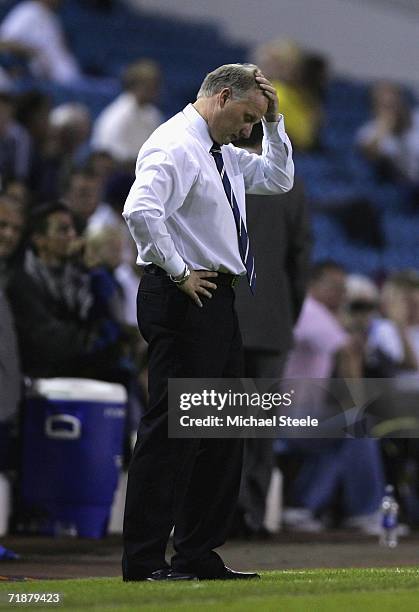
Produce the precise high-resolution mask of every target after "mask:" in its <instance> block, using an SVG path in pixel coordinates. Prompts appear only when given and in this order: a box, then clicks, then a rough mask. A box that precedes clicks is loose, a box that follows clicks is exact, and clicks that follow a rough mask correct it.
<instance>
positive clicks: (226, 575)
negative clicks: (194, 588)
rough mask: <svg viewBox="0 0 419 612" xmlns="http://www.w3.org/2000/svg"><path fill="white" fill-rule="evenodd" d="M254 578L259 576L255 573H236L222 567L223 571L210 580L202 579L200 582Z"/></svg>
mask: <svg viewBox="0 0 419 612" xmlns="http://www.w3.org/2000/svg"><path fill="white" fill-rule="evenodd" d="M254 578H260V576H259V574H256V573H255V572H236V571H235V570H232V569H230V568H229V567H224V571H223V572H222V573H221V574H219V575H217V576H214V577H211V578H202V579H201V580H253V579H254Z"/></svg>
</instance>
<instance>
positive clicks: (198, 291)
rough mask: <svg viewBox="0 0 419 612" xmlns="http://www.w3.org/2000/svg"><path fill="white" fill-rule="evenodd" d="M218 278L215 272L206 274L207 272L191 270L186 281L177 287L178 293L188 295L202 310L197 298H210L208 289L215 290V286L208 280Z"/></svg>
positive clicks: (210, 294)
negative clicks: (181, 292)
mask: <svg viewBox="0 0 419 612" xmlns="http://www.w3.org/2000/svg"><path fill="white" fill-rule="evenodd" d="M215 276H218V273H217V272H208V271H207V270H191V274H190V276H189V277H188V279H187V280H186V281H185V282H184V283H183V284H182V285H180V286H179V289H180V291H183V292H184V293H186V295H188V296H189V297H190V298H191V299H192V300H193V301H194V302H195V304H196V305H197V306H199V307H200V308H202V306H203V304H202V302H201V300H200V298H199V296H200V295H203V296H205V297H207V298H212V293H211V292H210V291H208V289H212V290H214V289H217V285H215V284H214V283H211V282H210V280H207V279H211V278H214V277H215Z"/></svg>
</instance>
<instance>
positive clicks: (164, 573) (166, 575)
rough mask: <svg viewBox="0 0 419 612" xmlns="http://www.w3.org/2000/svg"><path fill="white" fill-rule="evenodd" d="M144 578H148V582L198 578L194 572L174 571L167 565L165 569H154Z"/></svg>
mask: <svg viewBox="0 0 419 612" xmlns="http://www.w3.org/2000/svg"><path fill="white" fill-rule="evenodd" d="M145 580H148V581H149V582H162V581H163V582H164V581H172V580H198V578H197V577H196V576H195V574H186V573H185V572H176V571H175V570H172V569H171V568H170V567H169V568H167V569H161V570H156V571H155V572H153V573H152V574H151V576H147V578H145Z"/></svg>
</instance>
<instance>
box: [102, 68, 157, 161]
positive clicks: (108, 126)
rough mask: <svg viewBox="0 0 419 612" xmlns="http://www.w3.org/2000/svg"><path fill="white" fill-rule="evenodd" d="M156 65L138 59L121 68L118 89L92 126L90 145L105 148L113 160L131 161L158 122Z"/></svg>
mask: <svg viewBox="0 0 419 612" xmlns="http://www.w3.org/2000/svg"><path fill="white" fill-rule="evenodd" d="M160 79H161V75H160V68H159V66H158V65H157V64H156V63H155V62H154V61H152V60H140V61H138V62H136V63H135V64H132V65H131V66H128V68H127V69H126V70H125V72H124V75H123V85H124V89H125V92H123V93H121V94H120V95H119V96H118V97H117V98H116V100H114V101H113V102H112V103H111V104H110V105H109V106H108V107H106V108H105V109H104V110H103V111H102V113H101V114H100V115H99V117H98V118H97V119H96V122H95V124H94V126H93V135H92V148H93V149H94V150H100V151H107V152H108V153H110V154H111V155H112V156H113V157H114V158H115V160H116V161H118V162H122V163H132V162H134V161H135V160H136V158H137V155H138V151H139V150H140V148H141V146H142V145H143V144H144V142H145V141H146V140H147V138H148V137H149V136H150V135H151V134H152V132H154V130H155V129H156V128H157V127H158V126H159V125H160V123H162V121H163V117H162V114H161V113H160V111H159V110H158V108H157V107H156V105H155V104H156V100H157V98H158V95H159V90H160Z"/></svg>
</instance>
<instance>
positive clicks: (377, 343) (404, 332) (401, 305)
mask: <svg viewBox="0 0 419 612" xmlns="http://www.w3.org/2000/svg"><path fill="white" fill-rule="evenodd" d="M411 290H412V279H411V276H410V274H409V273H405V272H401V273H395V274H393V275H391V276H390V277H389V278H388V279H387V280H386V281H385V283H384V284H383V286H382V289H381V311H382V315H383V316H381V317H376V318H374V319H373V321H372V323H371V326H370V330H369V334H368V341H367V346H366V366H367V372H368V374H369V376H374V377H376V378H386V377H393V376H400V375H402V376H403V375H405V374H411V373H415V374H417V372H418V359H417V356H416V354H415V351H414V348H413V345H412V338H411V335H410V333H409V325H410V320H409V315H410V309H409V294H410V292H411Z"/></svg>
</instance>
